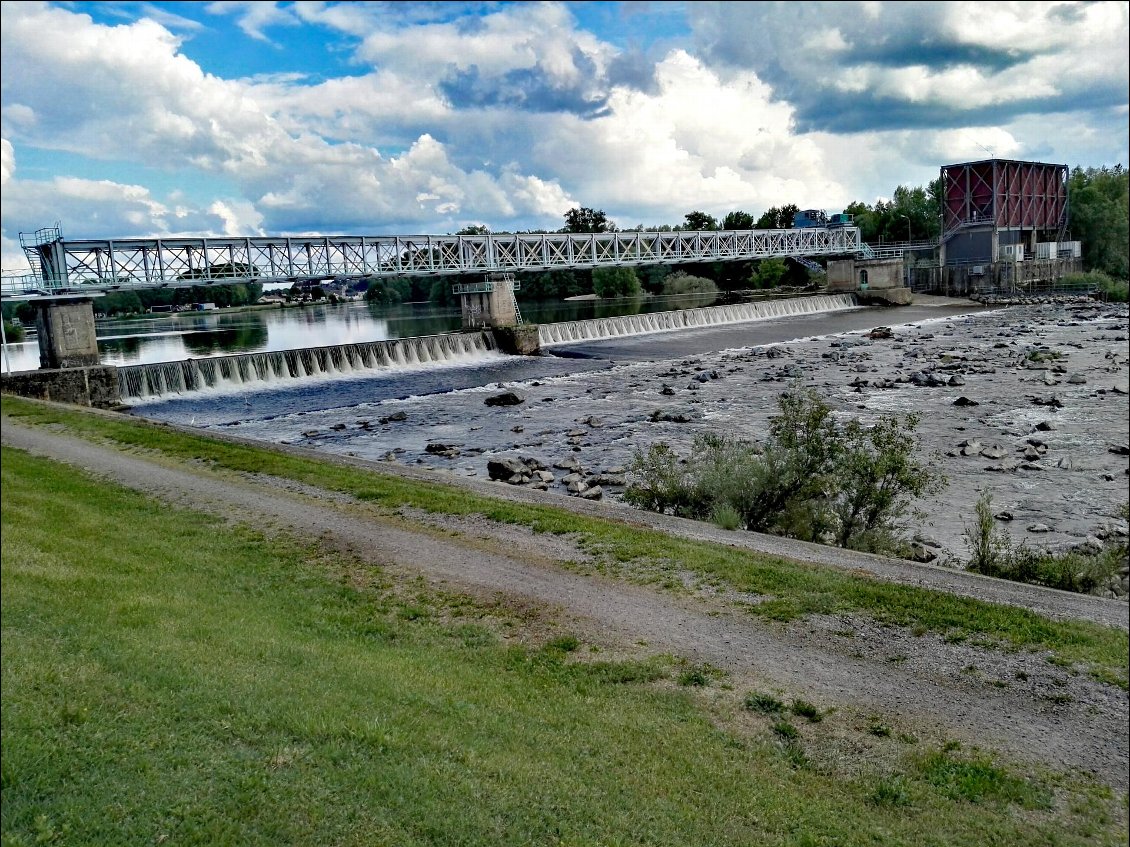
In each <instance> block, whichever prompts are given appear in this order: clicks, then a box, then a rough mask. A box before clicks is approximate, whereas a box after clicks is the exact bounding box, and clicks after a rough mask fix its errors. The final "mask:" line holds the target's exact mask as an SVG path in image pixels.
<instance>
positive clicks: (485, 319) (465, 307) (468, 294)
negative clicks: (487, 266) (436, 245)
mask: <svg viewBox="0 0 1130 847" xmlns="http://www.w3.org/2000/svg"><path fill="white" fill-rule="evenodd" d="M513 286H514V281H513V278H511V277H509V275H506V276H500V277H495V278H492V279H488V280H486V281H484V282H481V283H470V284H462V285H456V286H455V292H456V293H457V294H458V295H459V304H460V307H461V309H462V313H463V329H466V330H472V329H486V328H494V327H501V326H516V325H517V323H518V311H517V306H516V303H515V301H514V287H513Z"/></svg>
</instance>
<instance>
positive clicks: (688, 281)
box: [663, 271, 718, 294]
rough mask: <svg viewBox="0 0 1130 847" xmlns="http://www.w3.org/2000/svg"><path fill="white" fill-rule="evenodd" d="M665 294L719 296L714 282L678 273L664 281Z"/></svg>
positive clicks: (701, 277)
mask: <svg viewBox="0 0 1130 847" xmlns="http://www.w3.org/2000/svg"><path fill="white" fill-rule="evenodd" d="M663 293H664V294H717V293H718V286H717V285H715V283H714V280H712V279H707V278H706V277H703V276H694V275H692V274H688V273H684V272H683V271H677V272H675V273H673V274H671V275H670V276H668V277H667V278H666V279H664V280H663Z"/></svg>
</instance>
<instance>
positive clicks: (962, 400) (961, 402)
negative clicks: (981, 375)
mask: <svg viewBox="0 0 1130 847" xmlns="http://www.w3.org/2000/svg"><path fill="white" fill-rule="evenodd" d="M953 404H954V405H955V406H980V405H981V404H980V403H978V402H977V401H976V400H970V399H969V398H968V397H965V396H962V397H958V398H957V399H956V400H954V401H953Z"/></svg>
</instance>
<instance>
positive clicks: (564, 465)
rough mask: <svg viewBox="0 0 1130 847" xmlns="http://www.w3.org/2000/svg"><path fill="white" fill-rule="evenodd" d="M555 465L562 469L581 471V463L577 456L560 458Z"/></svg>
mask: <svg viewBox="0 0 1130 847" xmlns="http://www.w3.org/2000/svg"><path fill="white" fill-rule="evenodd" d="M553 467H555V468H557V469H558V470H562V471H579V470H580V469H581V463H580V461H578V460H577V457H576V456H566V457H565V458H564V459H558V460H557V461H556V462H554V463H553Z"/></svg>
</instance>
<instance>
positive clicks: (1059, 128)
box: [0, 0, 1130, 272]
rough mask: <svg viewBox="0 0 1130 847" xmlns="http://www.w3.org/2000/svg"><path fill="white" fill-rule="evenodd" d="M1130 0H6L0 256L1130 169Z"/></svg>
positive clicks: (417, 227) (837, 205) (687, 208)
mask: <svg viewBox="0 0 1130 847" xmlns="http://www.w3.org/2000/svg"><path fill="white" fill-rule="evenodd" d="M1128 52H1130V3H1127V2H1095V3H1087V2H1079V3H1076V2H1048V3H1041V2H1016V3H1012V2H971V3H965V2H945V3H910V2H902V3H884V2H862V3H851V2H832V3H821V2H811V3H808V2H788V3H774V2H755V3H741V2H717V3H716V2H703V1H702V0H700V2H689V3H680V2H616V3H601V2H589V3H555V2H548V3H537V2H522V3H498V2H444V3H419V2H372V3H351V2H347V3H334V2H259V1H257V2H230V1H229V0H217V2H199V3H197V2H175V3H158V2H115V1H114V0H103V2H95V3H85V2H59V3H37V2H24V1H23V0H21V2H3V3H2V12H0V136H2V140H0V230H2V231H0V253H2V260H3V269H4V270H5V271H6V272H11V271H18V270H20V269H22V268H24V267H26V265H25V263H24V262H23V259H22V253H21V251H20V248H19V241H18V234H19V233H20V232H31V231H33V230H36V229H39V228H40V227H44V226H51V225H54V224H55V223H56V222H58V223H59V224H60V225H61V227H62V231H63V234H64V236H65V237H67V238H73V239H82V238H110V237H117V238H127V237H156V236H161V237H170V236H176V235H197V236H199V235H238V236H253V235H286V234H291V235H298V234H310V233H325V234H372V235H394V234H426V233H437V234H440V233H454V232H456V231H458V230H460V229H461V228H463V227H466V226H471V225H481V226H486V227H488V228H489V229H490V230H492V231H519V230H527V229H534V230H555V229H559V228H560V227H561V226H563V224H564V214H565V212H566V211H567V210H569V209H571V208H574V207H580V206H584V207H589V208H593V209H599V210H602V211H604V212H605V213H606V214H607V216H608V217H609V219H611V220H612V221H613V222H615V223H616V224H617V225H618V226H620V227H621V228H625V229H627V228H632V227H636V226H641V225H642V226H643V227H645V228H652V227H654V226H657V225H662V224H669V225H673V226H674V225H678V224H679V223H681V222H682V221H683V219H684V216H685V215H686V214H687V213H688V212H691V211H703V212H706V213H708V214H711V215H713V216H715V217H716V218H719V219H721V218H722V217H723V216H724V215H725V214H726V213H728V212H731V211H737V210H741V211H746V212H749V213H750V214H752V215H753V216H754V217H755V218H756V217H758V216H759V215H760V214H761V213H762V212H764V211H765V210H766V209H768V208H770V207H772V206H782V205H785V204H789V203H795V204H796V205H798V206H800V207H801V208H824V209H826V210H828V211H829V212H835V211H840V210H841V209H843V207H844V206H846V205H847V204H848V203H851V202H853V201H862V202H865V203H868V204H872V203H874V202H875V201H876V200H879V199H883V198H889V197H890V196H891V194H892V192H893V190H894V188H895V187H896V186H898V185H908V186H917V185H926V184H927V183H929V182H930V181H931V180H933V179H935V178H937V176H938V171H939V167H940V166H941V165H943V164H948V163H953V162H963V161H970V160H980V159H987V158H991V157H993V156H995V157H999V158H1006V159H1023V160H1033V161H1043V162H1052V163H1059V164H1067V165H1069V166H1071V167H1075V166H1082V167H1099V166H1103V165H1115V164H1122V165H1124V166H1125V165H1127V163H1128V158H1130V157H1128V153H1127V148H1128V120H1130V114H1128V99H1130V98H1128V86H1130V72H1128V64H1127V63H1128V59H1127V56H1128Z"/></svg>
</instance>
